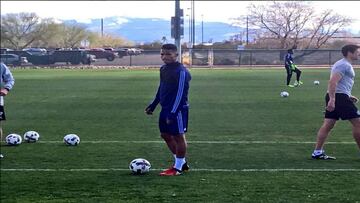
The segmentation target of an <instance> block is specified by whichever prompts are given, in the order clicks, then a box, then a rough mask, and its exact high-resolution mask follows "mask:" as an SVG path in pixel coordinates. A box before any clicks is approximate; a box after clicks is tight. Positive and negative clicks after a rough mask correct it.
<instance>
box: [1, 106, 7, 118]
mask: <svg viewBox="0 0 360 203" xmlns="http://www.w3.org/2000/svg"><path fill="white" fill-rule="evenodd" d="M4 120H6V117H5V110H4V106H1V105H0V121H4Z"/></svg>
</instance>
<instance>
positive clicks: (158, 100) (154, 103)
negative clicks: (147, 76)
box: [145, 85, 160, 115]
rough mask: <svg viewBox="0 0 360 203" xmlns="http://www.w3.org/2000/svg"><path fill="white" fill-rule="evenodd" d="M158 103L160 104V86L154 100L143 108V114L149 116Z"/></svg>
mask: <svg viewBox="0 0 360 203" xmlns="http://www.w3.org/2000/svg"><path fill="white" fill-rule="evenodd" d="M159 102H160V85H159V87H158V90H157V93H156V96H155V98H154V100H153V101H152V102H151V103H150V104H149V106H147V107H146V108H145V113H146V114H147V115H151V114H152V113H153V112H154V110H155V108H156V106H157V105H158V104H159Z"/></svg>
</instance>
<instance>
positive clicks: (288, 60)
mask: <svg viewBox="0 0 360 203" xmlns="http://www.w3.org/2000/svg"><path fill="white" fill-rule="evenodd" d="M293 63H294V62H293V58H292V54H290V53H287V54H286V56H285V66H286V67H289V66H290V65H291V64H293Z"/></svg>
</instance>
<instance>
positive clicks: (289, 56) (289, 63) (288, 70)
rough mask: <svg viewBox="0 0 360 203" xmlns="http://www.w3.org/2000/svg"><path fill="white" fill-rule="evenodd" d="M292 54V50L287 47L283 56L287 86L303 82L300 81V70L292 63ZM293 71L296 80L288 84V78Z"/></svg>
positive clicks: (289, 78)
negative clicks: (286, 51)
mask: <svg viewBox="0 0 360 203" xmlns="http://www.w3.org/2000/svg"><path fill="white" fill-rule="evenodd" d="M293 54H294V52H293V50H292V49H289V50H288V53H287V54H286V56H285V69H286V73H287V78H286V85H287V86H288V87H296V86H299V85H302V84H303V82H301V81H300V76H301V70H299V69H298V68H297V66H296V65H295V64H294V61H293V57H292V55H293ZM293 72H295V73H296V81H295V83H294V85H290V80H291V76H292V73H293Z"/></svg>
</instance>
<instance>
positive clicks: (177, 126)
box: [159, 106, 189, 135]
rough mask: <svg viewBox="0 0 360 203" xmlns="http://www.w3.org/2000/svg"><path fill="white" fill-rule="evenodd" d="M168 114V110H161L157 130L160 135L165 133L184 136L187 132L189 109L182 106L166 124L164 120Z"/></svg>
mask: <svg viewBox="0 0 360 203" xmlns="http://www.w3.org/2000/svg"><path fill="white" fill-rule="evenodd" d="M169 114H170V110H167V109H162V110H161V112H160V117H159V129H160V132H161V133H167V134H171V135H179V134H184V133H186V132H187V130H188V116H189V108H188V106H184V107H182V108H181V110H180V111H179V112H178V113H177V115H176V117H175V118H174V119H173V120H172V121H171V123H169V124H167V123H166V119H167V118H168V116H169Z"/></svg>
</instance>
